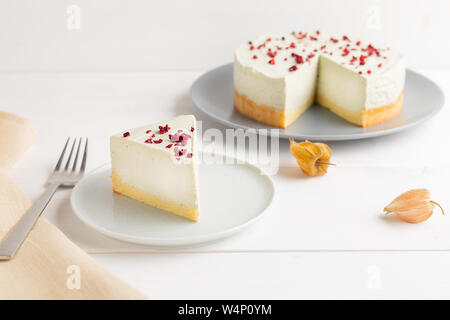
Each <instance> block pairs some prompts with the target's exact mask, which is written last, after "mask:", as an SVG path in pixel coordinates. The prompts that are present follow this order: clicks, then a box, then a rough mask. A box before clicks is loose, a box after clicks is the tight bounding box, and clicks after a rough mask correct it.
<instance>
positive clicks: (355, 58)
mask: <svg viewBox="0 0 450 320" xmlns="http://www.w3.org/2000/svg"><path fill="white" fill-rule="evenodd" d="M356 60H358V58H357V57H355V56H353V57H352V60H350V63H353V62H355V61H356Z"/></svg>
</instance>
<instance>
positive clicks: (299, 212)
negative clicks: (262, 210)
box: [0, 71, 450, 252]
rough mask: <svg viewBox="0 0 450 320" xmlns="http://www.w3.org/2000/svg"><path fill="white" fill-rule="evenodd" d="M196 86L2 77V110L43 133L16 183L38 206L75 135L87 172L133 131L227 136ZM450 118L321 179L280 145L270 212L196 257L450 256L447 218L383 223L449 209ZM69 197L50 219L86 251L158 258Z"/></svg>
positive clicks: (137, 78)
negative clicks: (104, 228) (109, 233)
mask: <svg viewBox="0 0 450 320" xmlns="http://www.w3.org/2000/svg"><path fill="white" fill-rule="evenodd" d="M429 74H430V75H431V76H433V74H436V75H437V76H435V77H434V78H438V79H437V80H441V81H438V82H441V83H443V84H444V86H445V85H446V84H447V83H449V80H450V78H449V76H450V73H448V72H438V71H431V72H429ZM443 75H446V76H445V77H443ZM196 76H198V73H192V72H179V73H175V72H169V73H163V72H161V73H148V74H147V73H136V74H113V73H106V74H87V75H86V74H47V75H40V74H27V75H10V76H0V87H2V88H3V90H4V93H3V95H2V97H1V98H0V105H2V106H5V107H4V108H5V109H6V110H11V111H14V112H17V113H19V114H22V115H24V116H26V117H28V118H30V119H33V121H34V122H35V123H36V125H37V127H38V131H39V138H38V141H37V143H35V145H34V146H33V148H32V150H31V151H30V152H29V153H28V154H27V157H26V158H25V159H24V160H23V162H22V163H21V164H20V165H19V167H18V168H17V170H15V171H14V175H13V178H14V180H15V181H16V182H17V183H18V184H19V186H20V187H21V188H22V189H23V190H24V191H25V192H26V193H27V194H29V195H30V196H31V197H32V198H34V197H36V196H38V195H39V194H40V192H42V190H43V186H44V185H43V183H44V182H45V179H46V176H47V174H48V172H49V171H50V170H51V169H52V166H53V163H54V162H55V159H56V158H57V156H58V153H59V150H60V148H61V146H62V145H63V143H64V141H65V139H66V137H67V136H68V135H73V136H88V137H89V138H90V139H91V144H90V146H91V147H90V152H89V153H90V154H89V158H88V159H89V161H88V165H89V167H90V168H96V167H98V166H100V165H102V164H104V163H107V162H109V145H108V138H109V135H111V134H112V133H115V132H118V131H121V130H123V129H126V128H131V127H135V126H139V125H143V124H145V123H152V122H154V121H157V120H159V119H164V118H169V117H172V116H173V115H175V114H182V113H194V114H196V115H197V116H198V118H199V119H200V120H202V121H203V122H202V123H203V129H204V130H203V131H205V130H206V129H207V128H212V127H217V128H220V129H223V127H222V126H221V125H218V124H216V123H215V122H213V121H211V120H209V119H208V118H206V117H205V116H203V115H202V114H199V113H198V112H197V111H196V110H195V108H194V107H193V106H192V105H191V102H190V101H189V99H188V95H187V92H188V89H189V85H190V83H191V82H192V81H193V80H194V79H195V77H196ZM439 77H441V79H439ZM174 79H176V81H174ZM442 80H443V81H442ZM18 91H20V92H21V93H19V92H18ZM449 112H450V111H449V109H448V108H444V109H443V111H442V112H441V113H440V114H439V116H438V117H435V118H434V119H432V120H431V121H429V122H428V123H426V124H424V125H421V126H419V127H417V128H414V129H412V130H410V131H407V132H404V133H400V134H396V135H393V136H389V137H383V138H379V139H370V140H361V141H354V142H337V143H330V146H331V148H332V150H333V158H332V160H333V161H334V162H336V163H337V164H338V166H337V167H336V168H330V170H329V171H330V172H329V174H327V175H326V176H325V177H320V178H307V177H305V176H304V175H302V174H301V172H300V170H299V168H298V166H297V164H296V162H295V159H294V158H293V157H292V155H291V154H290V153H289V151H288V143H287V141H281V143H280V169H279V171H278V174H277V175H274V176H273V180H274V182H275V186H276V190H277V197H276V202H275V205H274V206H273V207H272V209H271V212H270V213H269V214H268V215H267V216H266V217H265V218H264V219H262V221H261V222H260V223H258V224H257V225H256V226H254V227H252V228H251V229H250V230H248V232H245V233H243V234H240V235H238V236H236V237H234V238H230V239H228V240H225V241H223V242H220V243H216V244H213V245H209V246H207V247H201V248H196V249H192V250H193V251H201V252H204V251H233V250H266V249H267V250H338V249H339V250H342V249H347V250H348V249H353V250H369V249H370V250H414V249H421V250H423V249H433V250H437V249H440V250H442V249H449V250H450V233H449V232H447V231H448V230H449V228H450V220H449V219H448V218H446V217H443V216H441V215H440V214H436V215H434V216H433V217H432V218H431V219H430V220H429V221H428V222H427V223H424V224H420V225H410V224H403V223H399V222H398V221H397V220H396V219H395V217H388V218H384V217H383V216H382V209H383V207H384V206H385V205H386V204H387V203H389V202H390V201H391V200H392V199H393V198H394V197H395V196H396V195H398V194H399V193H401V192H403V191H405V190H408V189H411V188H417V187H427V188H429V189H431V190H432V195H433V197H434V199H436V201H439V202H440V203H441V204H442V205H443V206H444V207H448V206H449V205H450V203H449V199H448V196H447V194H446V193H447V190H448V189H449V185H450V182H449V181H450V165H449V160H448V159H449V153H450V151H449V150H448V149H447V148H445V147H443V143H444V142H443V141H445V140H444V139H443V137H445V136H447V135H448V130H449V128H448V126H447V125H446V119H447V118H448V115H449ZM30 177H33V179H30ZM69 197H70V191H59V192H58V194H57V195H56V196H55V198H54V200H53V201H52V203H51V204H50V205H49V208H48V210H47V211H46V216H47V217H48V218H49V219H50V220H51V221H53V222H54V223H55V224H56V225H57V226H58V227H60V228H61V229H62V230H64V231H65V232H66V233H67V234H68V235H70V237H71V239H72V240H73V241H75V242H76V243H77V244H79V245H80V246H81V247H82V248H84V249H86V250H88V251H90V252H130V251H131V252H142V251H143V252H146V251H152V249H149V248H147V247H142V246H136V245H132V244H131V245H130V244H125V243H122V242H118V241H115V240H112V239H109V238H106V237H104V236H102V235H100V234H98V233H96V232H94V231H92V230H90V229H89V228H88V227H86V226H85V225H84V224H83V223H81V222H80V221H79V220H78V219H77V218H76V216H75V215H74V214H73V212H72V210H71V208H70V204H69ZM203 214H207V212H205V213H203Z"/></svg>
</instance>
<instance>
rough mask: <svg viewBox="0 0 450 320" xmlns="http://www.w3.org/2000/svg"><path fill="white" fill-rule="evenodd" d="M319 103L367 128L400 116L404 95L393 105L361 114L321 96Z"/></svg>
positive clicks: (318, 98)
mask: <svg viewBox="0 0 450 320" xmlns="http://www.w3.org/2000/svg"><path fill="white" fill-rule="evenodd" d="M317 102H318V103H319V104H320V105H321V106H323V107H326V108H328V109H330V110H331V111H332V112H334V113H335V114H337V115H338V116H340V117H341V118H344V119H345V120H347V121H349V122H351V123H353V124H357V125H359V126H361V127H363V128H366V127H370V126H374V125H376V124H379V123H382V122H385V121H387V120H389V119H391V118H393V117H395V116H396V115H397V114H399V113H400V111H401V110H402V106H403V93H401V94H400V96H399V97H398V98H397V99H396V100H395V101H394V102H393V103H390V104H388V105H385V106H381V107H378V108H372V109H368V110H362V111H360V112H350V111H349V110H348V109H346V108H344V107H342V106H339V105H338V104H336V103H335V102H333V101H331V100H328V99H326V98H324V97H321V96H320V95H318V96H317Z"/></svg>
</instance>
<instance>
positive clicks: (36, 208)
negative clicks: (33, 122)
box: [0, 137, 88, 260]
mask: <svg viewBox="0 0 450 320" xmlns="http://www.w3.org/2000/svg"><path fill="white" fill-rule="evenodd" d="M77 140H78V139H76V138H75V139H74V140H73V143H72V147H71V148H70V153H69V156H68V157H67V161H66V165H65V166H64V168H61V165H62V162H63V159H64V154H65V153H66V149H67V147H68V145H69V142H70V137H69V138H67V141H66V144H65V145H64V149H63V151H62V153H61V156H60V157H59V160H58V163H57V164H56V167H55V170H53V173H52V174H51V175H50V177H49V178H48V180H47V184H48V187H47V189H46V190H45V192H44V194H43V195H42V196H40V197H39V199H38V200H37V201H36V202H35V203H34V204H33V205H32V206H31V208H30V209H29V210H28V211H27V212H26V213H25V214H24V215H23V217H22V218H21V219H20V220H19V222H17V224H16V225H15V226H14V227H13V228H12V230H10V231H9V233H8V234H7V235H6V237H5V238H4V239H3V241H2V242H1V243H0V260H10V259H12V258H13V257H14V255H15V254H16V252H17V250H18V249H19V247H20V245H21V244H22V242H23V241H24V240H25V238H26V236H27V235H28V233H29V232H30V230H31V229H32V228H33V226H34V224H35V223H36V221H37V219H38V218H39V217H40V215H41V214H42V212H43V211H44V209H45V208H46V207H47V204H48V203H49V202H50V199H51V198H52V197H53V195H54V194H55V192H56V190H57V189H58V188H59V187H74V186H75V184H76V183H77V182H78V181H79V180H80V179H81V178H82V177H83V174H84V170H85V169H86V158H87V149H88V139H87V138H86V139H85V143H84V147H83V149H84V151H81V145H82V140H83V139H82V138H80V139H79V140H78V143H77ZM76 145H78V146H77V148H76V154H75V159H74V160H73V163H72V168H70V165H71V159H72V155H73V153H74V150H75V146H76ZM80 151H81V152H82V154H83V159H82V161H81V166H80V169H79V170H77V162H78V157H79V155H80Z"/></svg>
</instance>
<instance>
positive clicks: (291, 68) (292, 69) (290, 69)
mask: <svg viewBox="0 0 450 320" xmlns="http://www.w3.org/2000/svg"><path fill="white" fill-rule="evenodd" d="M296 70H297V66H295V65H294V66H292V67H290V68H289V71H290V72H292V71H296Z"/></svg>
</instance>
